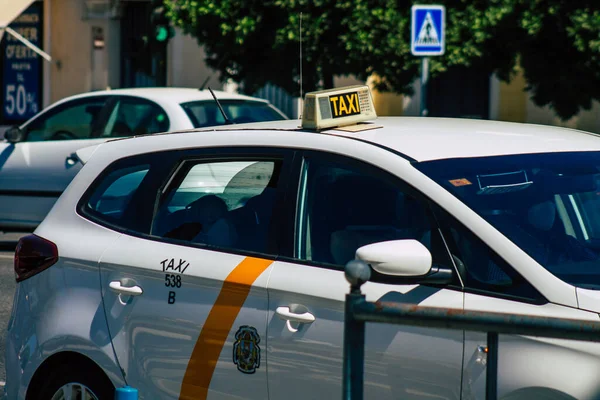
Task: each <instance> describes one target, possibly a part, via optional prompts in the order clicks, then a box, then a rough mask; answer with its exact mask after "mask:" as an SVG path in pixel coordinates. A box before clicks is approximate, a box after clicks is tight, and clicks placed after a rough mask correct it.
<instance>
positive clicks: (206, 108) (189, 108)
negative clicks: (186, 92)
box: [181, 100, 285, 128]
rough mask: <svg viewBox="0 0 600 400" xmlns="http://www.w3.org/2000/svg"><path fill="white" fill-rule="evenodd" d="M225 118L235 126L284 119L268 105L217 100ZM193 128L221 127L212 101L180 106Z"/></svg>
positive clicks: (216, 107) (218, 113)
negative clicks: (225, 115)
mask: <svg viewBox="0 0 600 400" xmlns="http://www.w3.org/2000/svg"><path fill="white" fill-rule="evenodd" d="M219 103H221V106H222V107H223V111H225V114H227V118H229V120H231V121H232V122H234V123H236V124H242V123H245V122H261V121H278V120H282V119H285V117H283V116H282V115H281V114H280V113H278V112H277V111H275V109H273V107H271V106H270V105H269V104H266V103H263V102H257V101H239V100H219ZM181 107H183V109H184V110H185V112H186V113H187V115H188V117H190V119H191V120H192V124H193V125H194V127H195V128H201V127H204V126H214V125H223V124H224V123H225V119H224V118H223V114H221V111H220V110H219V107H218V106H217V104H216V103H215V102H214V101H195V102H190V103H184V104H182V105H181Z"/></svg>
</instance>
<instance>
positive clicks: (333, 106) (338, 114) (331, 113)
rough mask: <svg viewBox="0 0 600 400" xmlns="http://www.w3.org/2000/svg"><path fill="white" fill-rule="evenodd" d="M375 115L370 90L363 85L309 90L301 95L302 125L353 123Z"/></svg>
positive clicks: (335, 125)
mask: <svg viewBox="0 0 600 400" xmlns="http://www.w3.org/2000/svg"><path fill="white" fill-rule="evenodd" d="M375 118H377V113H376V112H375V106H374V105H373V98H372V97H371V90H370V89H369V87H368V86H366V85H357V86H347V87H343V88H338V89H329V90H320V91H317V92H310V93H307V94H306V97H305V98H304V110H303V111H302V127H303V128H306V129H316V130H322V129H326V128H334V127H340V126H348V125H355V124H357V123H359V122H363V121H368V120H372V119H375Z"/></svg>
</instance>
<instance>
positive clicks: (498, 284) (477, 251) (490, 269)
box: [438, 211, 543, 301]
mask: <svg viewBox="0 0 600 400" xmlns="http://www.w3.org/2000/svg"><path fill="white" fill-rule="evenodd" d="M438 216H439V218H440V221H441V224H442V226H443V227H444V230H445V233H446V236H447V239H448V240H447V243H448V245H449V247H450V251H451V254H452V256H453V259H454V262H455V265H456V266H457V269H458V270H459V272H460V274H461V276H462V278H463V282H464V284H465V287H466V288H468V289H472V290H475V291H484V292H488V293H489V292H491V293H496V294H499V295H503V296H509V297H518V298H524V299H529V300H533V301H540V300H543V297H542V295H541V294H539V292H538V291H537V290H535V288H534V287H533V286H531V285H530V284H529V282H527V281H526V280H525V279H524V278H523V277H522V276H521V275H520V274H519V273H517V272H516V271H515V270H514V269H513V268H511V267H510V266H509V265H508V264H507V263H506V262H505V261H504V260H503V259H502V258H500V256H498V255H497V254H496V253H495V252H494V251H493V250H492V249H490V248H489V247H488V246H487V245H486V244H485V243H483V241H481V240H480V239H479V238H478V237H477V236H475V235H474V234H473V233H472V232H471V231H469V230H468V229H467V228H465V227H464V225H462V224H460V223H459V222H458V221H456V219H454V218H452V217H450V216H449V215H447V214H446V213H444V212H442V211H440V212H439V213H438Z"/></svg>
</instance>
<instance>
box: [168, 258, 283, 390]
mask: <svg viewBox="0 0 600 400" xmlns="http://www.w3.org/2000/svg"><path fill="white" fill-rule="evenodd" d="M272 263H273V261H272V260H264V259H261V258H252V257H246V258H245V259H244V261H242V262H241V263H240V264H238V266H237V267H235V268H234V269H233V271H231V272H230V273H229V275H228V276H227V278H226V279H225V282H223V287H222V288H221V292H220V293H219V296H218V297H217V300H216V301H215V304H213V307H212V309H211V310H210V312H209V313H208V317H207V318H206V322H205V323H204V326H203V327H202V331H201V332H200V336H199V337H198V340H197V341H196V345H195V346H194V351H192V356H191V357H190V361H189V362H188V366H187V369H186V371H185V375H184V377H183V382H182V384H181V392H180V394H179V399H180V400H192V399H194V400H201V399H206V397H207V396H208V387H209V385H210V381H211V379H212V376H213V373H214V371H215V367H216V366H217V362H218V361H219V355H220V354H221V350H223V345H224V344H225V341H226V340H227V336H228V335H229V332H230V331H231V327H232V326H233V323H234V322H235V319H236V318H237V316H238V314H239V312H240V309H241V308H242V306H243V305H244V303H245V302H246V298H247V297H248V293H250V289H251V288H252V284H253V283H254V281H255V280H256V279H257V278H258V277H259V276H260V274H262V273H263V272H264V271H265V270H266V269H267V268H268V267H269V265H271V264H272Z"/></svg>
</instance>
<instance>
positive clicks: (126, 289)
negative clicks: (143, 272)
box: [108, 281, 143, 296]
mask: <svg viewBox="0 0 600 400" xmlns="http://www.w3.org/2000/svg"><path fill="white" fill-rule="evenodd" d="M108 286H109V287H110V290H112V291H113V292H116V293H119V294H126V295H128V296H139V295H140V294H142V293H143V290H142V288H141V287H139V286H123V285H121V282H120V281H112V282H111V283H109V284H108Z"/></svg>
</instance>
